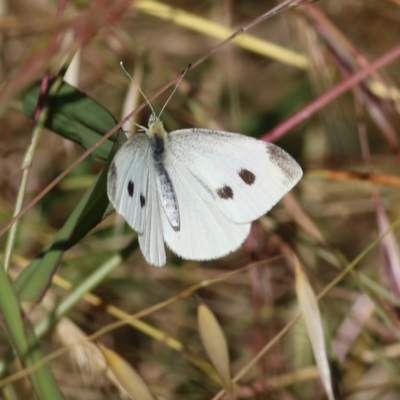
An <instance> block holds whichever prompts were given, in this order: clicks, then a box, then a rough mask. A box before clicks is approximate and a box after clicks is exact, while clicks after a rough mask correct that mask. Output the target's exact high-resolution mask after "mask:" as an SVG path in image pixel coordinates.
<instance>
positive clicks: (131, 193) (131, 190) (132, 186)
mask: <svg viewBox="0 0 400 400" xmlns="http://www.w3.org/2000/svg"><path fill="white" fill-rule="evenodd" d="M133 190H134V185H133V182H132V181H131V180H130V181H129V182H128V194H129V197H133Z"/></svg>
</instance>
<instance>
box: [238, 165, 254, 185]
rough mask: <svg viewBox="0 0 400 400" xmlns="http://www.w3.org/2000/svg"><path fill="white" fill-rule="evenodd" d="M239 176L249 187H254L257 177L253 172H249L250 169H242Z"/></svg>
mask: <svg viewBox="0 0 400 400" xmlns="http://www.w3.org/2000/svg"><path fill="white" fill-rule="evenodd" d="M238 175H239V176H240V178H241V179H242V181H243V182H244V183H246V184H247V185H249V186H250V185H252V184H253V183H254V182H255V180H256V176H255V175H254V174H253V173H252V172H251V171H249V170H248V169H244V168H243V169H241V170H240V171H239V172H238Z"/></svg>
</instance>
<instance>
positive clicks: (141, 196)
mask: <svg viewBox="0 0 400 400" xmlns="http://www.w3.org/2000/svg"><path fill="white" fill-rule="evenodd" d="M145 205H146V197H144V196H143V195H142V193H140V207H142V208H143V207H144V206H145Z"/></svg>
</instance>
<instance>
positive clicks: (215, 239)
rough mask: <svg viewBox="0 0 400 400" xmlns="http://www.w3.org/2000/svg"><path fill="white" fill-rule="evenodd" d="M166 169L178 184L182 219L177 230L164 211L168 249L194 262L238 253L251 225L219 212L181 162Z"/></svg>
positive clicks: (176, 186)
mask: <svg viewBox="0 0 400 400" xmlns="http://www.w3.org/2000/svg"><path fill="white" fill-rule="evenodd" d="M166 169H167V171H168V173H169V176H170V178H171V181H172V183H173V185H174V189H175V194H176V197H177V201H178V204H179V216H180V226H179V228H174V227H172V226H171V224H170V222H169V220H168V218H167V217H166V215H165V213H164V212H161V219H162V226H163V234H164V240H165V242H166V243H167V245H168V247H169V248H170V249H171V250H172V251H173V252H174V253H176V254H178V255H179V256H180V257H183V258H187V259H190V260H210V259H215V258H218V257H222V256H224V255H226V254H228V253H230V252H232V251H234V250H236V249H237V248H238V247H239V246H240V245H241V244H242V243H243V242H244V240H245V239H246V237H247V235H248V234H249V231H250V224H236V223H233V222H232V221H230V220H229V219H228V218H226V216H225V215H224V214H223V213H220V212H219V210H215V209H214V205H213V203H212V202H209V199H208V198H207V196H204V187H203V186H202V185H201V183H200V182H199V181H197V180H196V179H193V176H192V175H191V173H190V171H189V170H187V169H186V168H185V165H183V164H182V165H181V164H180V163H179V161H178V160H176V162H174V163H172V164H169V163H166ZM162 211H163V210H162Z"/></svg>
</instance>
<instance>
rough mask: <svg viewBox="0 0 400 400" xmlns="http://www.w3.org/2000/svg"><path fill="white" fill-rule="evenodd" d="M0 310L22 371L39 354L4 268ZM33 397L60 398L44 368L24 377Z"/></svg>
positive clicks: (50, 373) (48, 370) (45, 399)
mask: <svg viewBox="0 0 400 400" xmlns="http://www.w3.org/2000/svg"><path fill="white" fill-rule="evenodd" d="M0 287H1V290H0V308H1V313H2V318H3V320H4V323H5V326H6V328H7V332H8V337H9V339H10V341H11V342H12V344H13V347H14V349H15V351H16V353H17V354H18V357H19V359H20V360H21V363H22V364H23V365H24V367H25V368H28V367H29V366H31V365H33V364H35V363H36V362H38V361H39V360H40V359H41V358H43V354H42V352H41V349H40V345H39V343H38V341H37V338H36V336H35V334H34V332H33V328H32V326H31V325H30V323H29V321H28V320H27V319H24V317H23V314H22V311H21V309H20V307H19V303H18V299H17V297H16V295H15V292H14V290H13V288H12V286H11V283H10V281H9V279H8V276H7V274H6V273H5V271H4V269H3V268H2V267H1V268H0ZM28 377H29V379H30V381H31V383H32V386H33V388H34V390H35V393H36V395H37V397H38V398H39V399H41V400H57V399H62V398H63V397H62V395H61V392H60V390H59V388H58V386H57V383H56V381H55V379H54V377H53V374H52V372H51V370H50V368H49V366H48V365H42V366H40V367H38V368H37V369H34V370H33V371H32V372H30V374H29V375H28Z"/></svg>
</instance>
